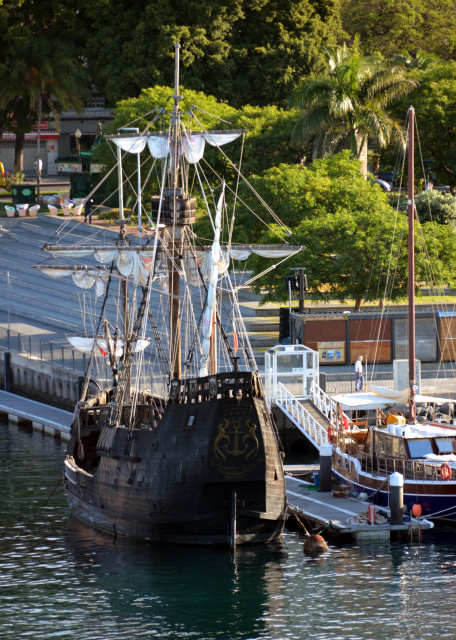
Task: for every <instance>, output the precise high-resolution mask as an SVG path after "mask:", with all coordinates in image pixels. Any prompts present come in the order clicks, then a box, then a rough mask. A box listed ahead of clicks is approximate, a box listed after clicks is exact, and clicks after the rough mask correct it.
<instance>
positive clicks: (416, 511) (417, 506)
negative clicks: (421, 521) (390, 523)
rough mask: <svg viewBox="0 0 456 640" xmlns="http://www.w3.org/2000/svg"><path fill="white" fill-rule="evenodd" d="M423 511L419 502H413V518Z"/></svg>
mask: <svg viewBox="0 0 456 640" xmlns="http://www.w3.org/2000/svg"><path fill="white" fill-rule="evenodd" d="M422 513H423V508H422V506H421V505H420V504H414V505H413V507H412V516H413V517H414V518H419V517H420V516H421V514H422Z"/></svg>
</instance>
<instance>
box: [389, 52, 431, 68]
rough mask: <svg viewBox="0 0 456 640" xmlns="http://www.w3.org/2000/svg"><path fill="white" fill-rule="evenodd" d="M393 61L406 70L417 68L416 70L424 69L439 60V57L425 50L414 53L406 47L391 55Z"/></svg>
mask: <svg viewBox="0 0 456 640" xmlns="http://www.w3.org/2000/svg"><path fill="white" fill-rule="evenodd" d="M393 62H396V63H398V64H401V65H402V66H404V67H405V68H406V69H407V71H412V70H414V69H418V71H426V70H427V69H429V68H430V67H433V66H434V65H436V64H437V63H439V62H442V60H440V58H439V57H438V56H436V55H434V54H433V53H426V52H425V51H417V52H416V54H412V53H409V52H408V51H407V50H406V49H404V50H403V51H401V53H399V54H397V55H395V56H394V57H393Z"/></svg>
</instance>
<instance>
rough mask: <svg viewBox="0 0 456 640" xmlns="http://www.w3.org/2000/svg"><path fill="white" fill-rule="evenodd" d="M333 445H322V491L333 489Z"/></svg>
mask: <svg viewBox="0 0 456 640" xmlns="http://www.w3.org/2000/svg"><path fill="white" fill-rule="evenodd" d="M331 460H332V446H331V445H330V444H324V445H322V446H321V447H320V491H324V492H327V491H331V476H332V471H331Z"/></svg>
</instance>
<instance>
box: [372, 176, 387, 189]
mask: <svg viewBox="0 0 456 640" xmlns="http://www.w3.org/2000/svg"><path fill="white" fill-rule="evenodd" d="M372 182H373V184H379V185H380V186H381V188H382V189H383V191H391V184H390V183H389V182H385V180H379V178H376V179H375V180H372Z"/></svg>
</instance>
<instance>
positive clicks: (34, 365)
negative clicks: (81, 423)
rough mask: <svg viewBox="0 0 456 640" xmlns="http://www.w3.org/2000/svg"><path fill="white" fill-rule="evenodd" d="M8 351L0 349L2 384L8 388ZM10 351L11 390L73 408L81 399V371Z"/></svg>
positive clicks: (54, 404)
mask: <svg viewBox="0 0 456 640" xmlns="http://www.w3.org/2000/svg"><path fill="white" fill-rule="evenodd" d="M5 353H6V352H5V351H2V350H0V386H1V388H2V389H4V388H5ZM10 353H11V388H10V391H11V392H12V393H17V394H19V395H25V396H27V397H29V398H32V399H33V400H37V401H38V402H43V403H45V404H51V405H53V406H55V407H60V408H61V409H66V410H67V411H73V408H74V405H75V403H76V401H77V400H78V388H79V384H78V379H79V377H80V374H78V373H77V372H76V371H73V370H71V369H65V368H63V367H55V366H52V365H51V364H49V363H48V362H45V361H43V360H39V359H37V358H30V357H26V356H21V355H18V354H17V353H15V352H14V351H12V352H10Z"/></svg>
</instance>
